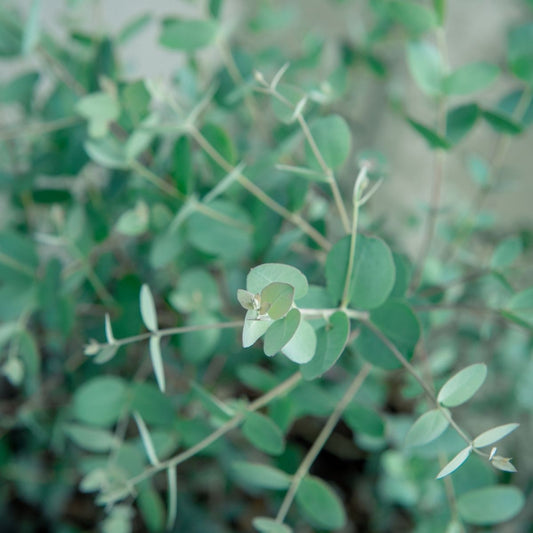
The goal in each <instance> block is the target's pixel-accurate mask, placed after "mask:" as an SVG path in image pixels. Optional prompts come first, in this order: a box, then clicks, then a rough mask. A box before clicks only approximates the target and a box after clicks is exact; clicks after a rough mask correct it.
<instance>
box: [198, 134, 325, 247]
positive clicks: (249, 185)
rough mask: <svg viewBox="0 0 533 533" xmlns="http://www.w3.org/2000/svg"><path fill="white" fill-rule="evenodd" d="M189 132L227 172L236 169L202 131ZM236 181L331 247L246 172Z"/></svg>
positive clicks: (318, 242)
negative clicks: (247, 175)
mask: <svg viewBox="0 0 533 533" xmlns="http://www.w3.org/2000/svg"><path fill="white" fill-rule="evenodd" d="M189 132H190V134H191V136H192V137H193V139H194V140H195V141H196V142H197V143H198V144H199V145H200V146H201V147H202V149H203V150H204V151H205V152H206V153H207V154H208V155H209V157H211V159H213V161H215V163H217V165H219V166H220V167H221V168H222V169H224V170H225V171H226V172H228V173H230V172H233V171H234V170H235V167H233V166H232V165H231V163H229V162H228V161H226V160H225V159H224V158H223V157H222V155H221V154H220V153H219V152H218V151H217V150H216V149H215V148H214V147H213V145H212V144H210V143H209V141H208V140H207V139H206V138H205V137H204V136H203V135H202V134H201V133H200V131H199V130H198V129H197V128H195V127H194V126H190V127H189ZM236 181H238V182H239V183H240V184H241V185H242V186H243V187H244V188H245V189H246V190H247V191H248V192H250V193H251V194H253V195H254V196H255V197H256V198H257V199H258V200H259V201H260V202H262V203H263V204H265V205H266V206H267V207H269V208H270V209H272V211H274V212H275V213H277V214H278V215H280V216H281V217H283V218H284V219H285V220H287V221H289V222H291V223H292V224H294V225H295V226H297V227H299V228H300V229H301V230H302V231H303V232H304V233H305V234H307V235H308V236H309V237H310V238H311V239H313V240H314V241H315V242H316V243H317V244H318V245H319V246H321V247H322V248H324V249H325V250H329V249H330V248H331V244H330V242H329V241H328V240H327V239H326V238H325V237H324V236H323V235H322V234H321V233H320V232H318V231H317V230H316V229H315V228H313V226H311V224H309V223H308V222H307V221H306V220H304V219H303V218H302V217H301V216H300V215H298V214H297V213H292V212H291V211H289V210H288V209H286V208H285V207H283V206H282V205H281V204H278V202H276V201H275V200H274V199H273V198H271V197H270V196H269V195H268V194H266V193H265V192H264V191H263V190H262V189H261V188H259V187H258V186H257V185H256V184H255V183H253V182H252V181H250V180H249V179H248V178H247V177H246V176H245V175H244V174H242V173H240V174H239V175H238V176H237V178H236Z"/></svg>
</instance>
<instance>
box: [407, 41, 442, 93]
mask: <svg viewBox="0 0 533 533" xmlns="http://www.w3.org/2000/svg"><path fill="white" fill-rule="evenodd" d="M407 64H408V65H409V70H410V71H411V75H412V76H413V78H414V79H415V81H416V83H417V85H418V86H419V87H420V89H421V90H422V91H423V92H424V93H426V94H427V95H430V96H436V95H438V94H440V93H441V90H442V75H443V68H442V61H441V57H440V54H439V51H438V50H437V48H436V47H435V46H434V45H432V44H430V43H428V42H424V41H417V42H412V43H409V45H408V46H407Z"/></svg>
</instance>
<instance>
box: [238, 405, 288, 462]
mask: <svg viewBox="0 0 533 533" xmlns="http://www.w3.org/2000/svg"><path fill="white" fill-rule="evenodd" d="M242 432H243V435H244V436H245V437H246V438H247V439H248V440H249V441H250V442H251V443H252V444H253V445H254V446H255V447H256V448H258V449H259V450H261V451H263V452H265V453H268V454H270V455H279V454H280V453H282V452H283V450H284V449H285V441H284V439H283V433H282V432H281V429H279V427H278V426H277V425H276V424H275V423H274V422H273V421H272V420H271V419H270V418H268V417H266V416H265V415H262V414H261V413H254V412H251V413H247V415H246V419H245V421H244V424H243V425H242Z"/></svg>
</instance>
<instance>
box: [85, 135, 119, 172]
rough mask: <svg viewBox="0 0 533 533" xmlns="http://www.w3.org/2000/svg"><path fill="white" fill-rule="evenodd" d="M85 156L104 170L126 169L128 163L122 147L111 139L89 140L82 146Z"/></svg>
mask: <svg viewBox="0 0 533 533" xmlns="http://www.w3.org/2000/svg"><path fill="white" fill-rule="evenodd" d="M84 147H85V151H86V152H87V155H88V156H89V157H90V158H91V159H92V160H93V161H94V162H95V163H97V164H99V165H101V166H102V167H105V168H111V169H126V168H128V165H129V164H128V161H127V158H126V156H125V154H124V147H123V146H121V145H120V144H119V143H118V141H116V140H114V139H112V138H109V137H107V138H102V139H98V140H90V141H87V142H85V144H84Z"/></svg>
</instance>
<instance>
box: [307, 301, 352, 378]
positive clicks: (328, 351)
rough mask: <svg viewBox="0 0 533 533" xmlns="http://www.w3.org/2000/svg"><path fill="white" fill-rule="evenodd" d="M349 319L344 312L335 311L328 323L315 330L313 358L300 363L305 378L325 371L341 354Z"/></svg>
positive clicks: (348, 331) (347, 333)
mask: <svg viewBox="0 0 533 533" xmlns="http://www.w3.org/2000/svg"><path fill="white" fill-rule="evenodd" d="M349 334H350V321H349V320H348V317H347V316H346V313H343V312H342V311H337V312H335V313H333V314H332V315H331V316H330V317H329V320H328V324H326V325H324V326H322V327H321V328H319V329H318V330H317V331H316V337H317V342H316V353H315V356H314V357H313V359H311V361H309V363H306V364H304V365H302V367H301V369H300V370H301V372H302V375H303V376H304V378H305V379H309V380H310V379H315V378H317V377H318V376H321V375H322V374H324V372H327V371H328V370H329V369H330V368H331V367H332V366H333V365H334V364H335V363H336V362H337V359H338V358H339V357H340V355H341V354H342V352H343V350H344V347H345V345H346V341H347V340H348V335H349Z"/></svg>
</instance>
